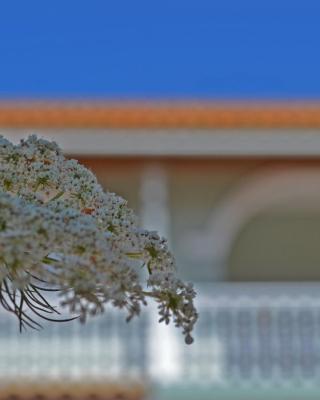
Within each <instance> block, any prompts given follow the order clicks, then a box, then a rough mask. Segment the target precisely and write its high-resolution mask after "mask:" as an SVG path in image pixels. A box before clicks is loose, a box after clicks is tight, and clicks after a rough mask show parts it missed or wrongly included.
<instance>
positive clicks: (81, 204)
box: [0, 136, 198, 343]
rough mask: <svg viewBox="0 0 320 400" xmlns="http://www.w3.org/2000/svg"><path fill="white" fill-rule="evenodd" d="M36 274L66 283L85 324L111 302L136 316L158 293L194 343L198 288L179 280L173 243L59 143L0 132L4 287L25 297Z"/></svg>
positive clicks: (164, 317) (162, 306)
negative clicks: (143, 224) (146, 225)
mask: <svg viewBox="0 0 320 400" xmlns="http://www.w3.org/2000/svg"><path fill="white" fill-rule="evenodd" d="M143 268H145V270H146V273H145V274H144V276H146V278H145V282H143V281H142V278H141V275H142V274H141V270H142V269H143ZM33 278H36V279H37V280H38V281H41V282H45V283H46V284H49V285H51V287H58V288H59V289H60V290H61V296H62V301H61V303H62V305H64V306H67V307H68V309H69V311H70V312H71V313H72V314H74V313H77V314H79V315H80V319H81V321H85V319H86V316H87V315H94V314H97V313H100V312H102V311H103V310H104V307H105V304H106V303H108V302H110V303H111V304H113V305H114V306H116V307H119V308H125V309H127V311H128V320H129V319H131V318H132V317H133V316H134V315H138V314H139V313H140V309H141V305H143V304H146V298H148V297H151V298H154V299H155V300H156V301H157V302H158V303H159V306H158V307H159V314H160V321H165V323H169V321H170V320H171V318H172V319H173V321H174V323H175V325H176V326H177V327H181V328H182V329H183V334H184V335H185V340H186V343H191V342H192V337H191V331H192V329H193V327H194V324H195V322H196V320H197V317H198V315H197V312H196V309H195V307H194V305H193V299H194V297H195V292H194V290H193V288H192V286H191V285H188V284H187V285H186V284H184V283H183V282H182V281H181V280H179V279H178V278H177V277H176V274H175V261H174V258H173V256H172V254H171V253H170V252H169V250H168V247H167V242H166V240H165V239H163V238H160V237H159V236H158V235H157V233H156V232H149V231H146V230H142V229H140V228H139V226H138V223H137V220H136V217H135V215H134V214H133V212H132V210H131V209H130V208H128V207H127V203H126V201H125V200H124V199H122V198H121V197H118V196H116V195H115V194H113V193H109V192H104V191H103V189H102V187H101V186H100V185H99V184H98V183H97V180H96V177H95V176H94V175H93V174H92V172H91V171H89V170H88V169H86V168H85V167H84V166H82V165H80V164H79V163H78V162H77V161H76V160H70V159H66V158H65V157H64V156H63V154H62V152H61V150H60V149H59V147H58V146H57V145H56V144H55V143H51V142H48V141H46V140H43V139H38V138H37V137H36V136H30V137H29V138H28V139H27V140H23V141H21V143H20V144H19V145H13V144H12V143H10V142H9V141H8V140H6V139H5V138H3V137H1V136H0V289H1V285H2V284H7V283H6V282H8V281H10V285H11V287H12V295H15V293H16V292H17V291H18V293H20V294H21V296H22V294H23V291H24V289H25V288H27V287H28V284H29V283H30V281H31V280H32V279H33ZM7 289H8V288H7ZM7 291H8V290H7ZM9 294H10V293H9ZM29 295H30V296H33V295H32V293H31V292H30V293H29ZM31 298H32V297H31ZM25 299H26V301H27V297H26V298H25ZM41 301H43V302H44V301H45V299H43V300H41ZM3 305H6V303H4V304H3ZM20 311H21V310H20Z"/></svg>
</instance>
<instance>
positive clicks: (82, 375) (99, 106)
mask: <svg viewBox="0 0 320 400" xmlns="http://www.w3.org/2000/svg"><path fill="white" fill-rule="evenodd" d="M319 128H320V108H319V106H318V105H317V104H312V103H304V104H303V103H299V104H298V103H286V104H285V103H258V104H255V105H252V104H250V103H248V104H245V103H219V104H212V103H167V104H166V103H148V104H147V103H118V104H117V103H99V102H97V103H59V102H58V103H45V102H44V103H28V105H24V104H23V103H20V104H19V103H10V102H9V103H8V102H7V103H3V104H1V106H0V130H1V133H3V134H5V136H9V137H10V138H11V139H12V140H18V139H20V138H21V137H24V136H26V135H27V134H29V133H38V134H39V135H41V136H44V137H48V138H50V139H54V140H56V141H57V142H59V144H60V145H61V146H62V147H63V148H64V150H65V152H67V153H68V154H69V155H70V156H75V157H77V158H79V159H80V160H81V161H82V162H83V163H85V164H86V165H88V166H89V167H90V168H92V170H94V172H95V173H96V174H97V176H98V178H99V180H100V182H101V183H102V184H103V185H104V186H105V187H106V188H109V189H110V190H111V191H115V192H116V193H119V194H121V195H123V196H124V197H125V198H127V199H128V200H129V204H130V205H131V207H132V208H134V209H135V210H136V211H137V212H138V213H139V215H140V218H141V220H142V223H143V225H144V226H146V227H147V228H149V229H156V230H159V231H160V233H162V234H163V235H165V236H167V237H168V238H169V241H170V243H171V247H172V249H173V251H174V253H175V255H176V258H177V263H178V266H179V269H180V274H181V276H182V277H183V278H185V279H187V280H190V281H193V282H194V283H195V285H196V287H197V289H198V293H199V296H198V306H199V310H200V320H199V324H198V328H197V333H196V342H195V344H194V345H193V346H191V348H190V347H187V348H186V347H185V346H184V343H183V340H181V339H182V338H181V337H180V336H179V334H177V332H176V331H175V330H174V328H172V327H165V326H159V325H158V324H157V321H156V319H155V317H154V313H153V312H152V311H150V312H146V313H145V314H144V315H143V316H142V317H141V318H140V319H139V320H137V321H133V322H132V323H130V324H129V325H128V326H126V325H125V323H124V322H123V321H122V319H121V315H118V314H114V313H112V312H111V311H110V314H109V315H107V316H106V317H105V318H101V319H97V320H95V321H91V322H90V323H89V324H88V325H87V326H86V327H79V326H78V325H76V324H72V325H68V326H62V325H60V324H58V325H51V326H50V327H49V326H48V327H46V329H45V330H44V331H43V332H40V333H34V332H29V333H27V334H24V335H23V336H19V335H18V334H17V333H16V327H15V325H14V322H7V320H6V319H5V317H3V318H2V319H1V321H2V325H1V329H0V334H1V339H0V354H1V357H0V378H1V379H2V381H3V382H4V381H10V382H11V381H13V382H14V381H15V379H17V377H19V379H31V380H32V379H39V378H41V379H49V378H50V379H53V380H61V379H62V380H65V379H73V380H75V381H79V380H82V379H86V380H88V381H96V380H101V379H103V380H105V379H108V380H110V381H112V382H114V381H116V382H119V381H120V382H123V381H124V379H125V380H126V382H130V381H132V382H133V383H139V384H141V383H142V384H143V385H145V387H146V391H148V390H150V391H151V392H150V393H151V394H152V396H153V397H155V398H159V399H161V398H190V399H192V398H194V396H195V393H197V395H198V396H202V397H201V398H203V399H211V398H212V396H213V395H221V396H225V398H230V399H233V398H234V395H235V393H237V395H238V396H240V397H241V396H243V398H246V399H248V398H251V397H252V398H254V399H260V398H261V399H264V398H269V397H270V395H273V396H275V397H274V398H277V397H276V395H275V393H277V395H278V396H281V395H291V396H293V395H299V396H300V398H301V396H303V398H304V399H308V398H314V397H312V396H319V394H320V384H319V382H320V379H319V378H320V285H319V283H318V282H319V278H320V250H319V249H320V247H319V244H318V243H319V239H320V228H319V227H320V206H319V204H320V201H319V200H320V159H319V154H320V135H319ZM250 396H251V397H250ZM308 396H309V397H308ZM240 397H239V398H240ZM237 398H238V397H237ZM279 398H280V397H279ZM315 398H316V397H315Z"/></svg>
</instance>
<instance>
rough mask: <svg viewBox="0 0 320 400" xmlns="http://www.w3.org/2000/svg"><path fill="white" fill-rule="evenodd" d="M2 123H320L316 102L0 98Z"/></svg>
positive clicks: (149, 125)
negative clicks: (10, 99)
mask: <svg viewBox="0 0 320 400" xmlns="http://www.w3.org/2000/svg"><path fill="white" fill-rule="evenodd" d="M0 127H1V128H27V127H28V128H29V127H30V128H40V127H41V128H129V129H130V128H132V129H133V128H153V129H157V128H167V129H169V128H176V129H179V128H208V129H209V128H320V102H311V101H305V102H297V101H294V102H293V101H292V102H272V101H264V102H261V101H260V102H259V101H256V102H249V101H243V102H231V101H230V102H205V101H193V102H186V101H170V102H146V101H145V102H143V101H136V102H128V101H124V102H110V101H108V102H107V101H105V102H101V101H77V102H74V101H41V102H40V101H0Z"/></svg>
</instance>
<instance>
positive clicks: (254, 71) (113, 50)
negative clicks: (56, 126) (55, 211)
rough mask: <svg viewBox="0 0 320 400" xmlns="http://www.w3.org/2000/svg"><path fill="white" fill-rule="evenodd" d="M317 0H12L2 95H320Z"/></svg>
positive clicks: (0, 39)
mask: <svg viewBox="0 0 320 400" xmlns="http://www.w3.org/2000/svg"><path fill="white" fill-rule="evenodd" d="M319 21H320V1H319V0H304V1H296V0H291V1H290V0H219V1H218V0H161V1H152V0H141V1H139V0H113V1H109V0H88V1H81V0H77V1H75V0H55V1H45V0H28V1H26V0H20V1H15V0H10V1H3V2H1V7H0V98H29V97H32V98H79V99H83V98H88V99H90V98H91V99H92V98H106V99H122V98H126V99H137V98H138V99H139V98H140V99H149V98H152V99H159V98H160V99H162V98H163V99H168V98H169V99H170V98H177V99H218V100H219V99H239V98H240V99H256V98H257V99H284V100H285V99H319V98H320V22H319Z"/></svg>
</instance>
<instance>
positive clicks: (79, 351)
mask: <svg viewBox="0 0 320 400" xmlns="http://www.w3.org/2000/svg"><path fill="white" fill-rule="evenodd" d="M198 292H199V299H198V307H199V311H200V319H199V323H198V326H197V329H196V333H195V343H194V344H193V345H192V346H186V345H185V344H184V341H183V337H182V336H181V334H180V332H179V331H177V330H176V329H175V328H174V327H172V326H169V327H168V326H163V325H159V324H158V323H157V318H156V315H155V310H154V309H151V310H149V311H148V309H146V310H145V311H144V313H143V314H142V316H141V317H140V318H138V319H136V320H135V321H132V322H130V323H129V324H126V323H125V322H124V316H123V315H121V314H119V313H117V312H113V311H111V310H110V311H109V313H107V314H106V315H105V316H103V317H100V318H96V319H93V320H92V321H90V322H89V323H88V324H87V325H85V326H81V325H80V324H78V323H75V322H73V323H61V324H53V323H51V324H49V325H46V327H45V329H44V330H42V331H40V332H36V331H28V332H25V333H22V334H20V333H19V332H18V326H17V322H16V320H15V319H14V318H12V317H9V316H8V315H6V314H5V313H1V314H0V381H6V382H7V381H8V380H19V381H21V379H36V380H38V379H45V378H46V379H82V378H83V377H86V379H94V380H97V379H122V378H126V379H129V380H130V379H133V380H142V379H143V380H150V381H152V382H154V383H157V384H181V385H185V384H187V383H188V384H197V385H198V384H202V385H214V386H219V387H226V386H228V387H230V386H235V387H237V386H239V385H240V386H243V385H244V386H252V385H253V386H255V385H259V386H260V385H262V386H270V385H271V386H272V385H276V386H283V387H287V386H290V387H292V386H294V387H295V386H299V387H301V386H305V385H307V386H313V387H319V390H320V288H319V287H318V286H317V285H308V284H305V285H298V286H294V285H286V284H274V285H271V284H269V285H262V284H261V285H257V284H236V285H234V284H220V285H218V284H216V285H206V286H204V285H198Z"/></svg>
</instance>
